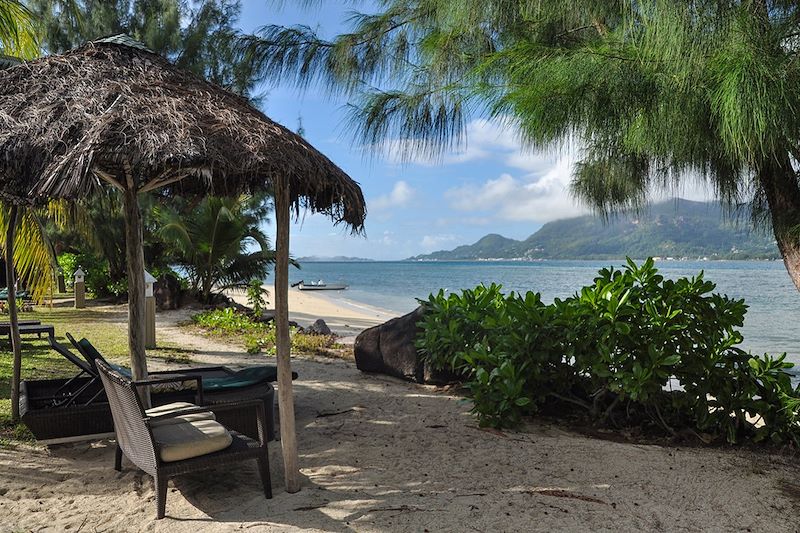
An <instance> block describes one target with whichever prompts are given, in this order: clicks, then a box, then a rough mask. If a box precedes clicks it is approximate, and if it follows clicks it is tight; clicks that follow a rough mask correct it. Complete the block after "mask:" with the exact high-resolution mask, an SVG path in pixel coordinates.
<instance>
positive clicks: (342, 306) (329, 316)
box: [228, 285, 395, 340]
mask: <svg viewBox="0 0 800 533" xmlns="http://www.w3.org/2000/svg"><path fill="white" fill-rule="evenodd" d="M264 287H265V288H266V289H267V290H268V291H269V294H270V296H269V297H268V299H269V301H270V302H271V301H273V297H272V295H273V294H275V288H274V287H273V286H271V285H265V286H264ZM228 294H229V296H230V297H231V298H233V299H234V300H235V301H236V302H237V303H240V304H242V305H247V297H246V296H245V294H244V293H243V292H235V291H230V292H229V293H228ZM394 316H395V315H393V314H391V313H390V312H388V311H385V310H382V309H376V308H374V307H370V306H366V305H361V304H356V303H355V302H351V301H349V300H347V294H346V292H344V291H328V292H322V291H318V292H309V291H300V290H298V289H296V288H292V289H289V319H290V320H293V321H295V322H297V323H298V324H300V325H301V326H304V327H305V326H308V325H309V324H312V323H313V322H314V321H315V320H317V319H318V318H321V319H323V320H325V323H326V324H327V325H328V327H329V328H331V330H332V331H333V332H334V333H336V334H337V335H339V336H341V337H343V338H344V339H350V337H355V335H357V334H358V333H359V332H360V331H362V330H364V329H366V328H368V327H372V326H375V325H377V324H382V323H383V322H386V321H387V320H389V319H390V318H394ZM350 340H352V339H350Z"/></svg>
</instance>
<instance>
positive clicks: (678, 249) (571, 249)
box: [410, 199, 780, 261]
mask: <svg viewBox="0 0 800 533" xmlns="http://www.w3.org/2000/svg"><path fill="white" fill-rule="evenodd" d="M625 256H631V257H647V256H660V257H674V258H682V257H688V258H690V259H697V258H698V257H708V258H709V259H767V258H779V257H780V254H779V253H778V249H777V246H776V245H775V241H774V238H773V237H772V235H771V234H769V233H765V232H762V231H756V230H753V229H752V227H751V226H750V223H749V218H748V216H747V213H744V214H740V215H739V216H738V217H730V216H727V217H726V216H724V213H723V212H722V209H721V208H720V206H719V205H718V204H716V203H703V202H692V201H689V200H680V199H678V200H670V201H666V202H662V203H659V204H654V205H652V206H651V207H650V208H649V209H648V210H647V211H646V212H645V213H643V214H641V215H639V216H620V217H617V218H615V219H612V220H610V221H607V222H604V221H603V220H602V219H600V218H599V217H596V216H591V215H587V216H582V217H576V218H569V219H564V220H556V221H553V222H548V223H547V224H545V225H544V226H542V227H541V229H539V231H537V232H536V233H534V234H533V235H531V236H530V237H528V238H527V239H525V240H524V241H517V240H514V239H507V238H505V237H502V236H500V235H497V234H490V235H487V236H485V237H483V238H482V239H480V240H479V241H478V242H476V243H475V244H471V245H464V246H459V247H458V248H456V249H454V250H449V251H445V250H442V251H438V252H434V253H432V254H428V255H419V256H416V257H412V258H410V259H412V260H440V261H447V260H470V259H520V258H523V259H615V258H621V257H625Z"/></svg>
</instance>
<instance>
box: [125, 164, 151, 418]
mask: <svg viewBox="0 0 800 533" xmlns="http://www.w3.org/2000/svg"><path fill="white" fill-rule="evenodd" d="M132 182H133V180H132V179H131V178H130V177H129V179H128V187H127V188H126V189H125V192H124V193H123V194H124V196H125V256H126V259H127V263H128V352H129V354H130V358H131V371H132V373H133V379H135V380H140V379H147V360H146V358H145V349H144V335H145V331H144V313H145V310H144V250H143V249H142V241H143V238H142V213H141V211H140V210H139V199H138V197H137V191H136V189H135V188H134V187H133V183H132ZM141 390H145V391H147V390H148V389H147V388H145V389H141ZM142 396H143V397H142V401H144V402H145V403H146V404H147V405H148V406H149V404H150V402H149V394H143V395H142Z"/></svg>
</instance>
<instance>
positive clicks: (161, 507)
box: [155, 476, 167, 520]
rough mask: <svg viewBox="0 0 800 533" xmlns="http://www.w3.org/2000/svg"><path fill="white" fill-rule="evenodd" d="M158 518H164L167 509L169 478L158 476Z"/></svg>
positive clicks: (156, 478) (156, 482)
mask: <svg viewBox="0 0 800 533" xmlns="http://www.w3.org/2000/svg"><path fill="white" fill-rule="evenodd" d="M155 484H156V520H161V519H162V518H164V515H165V514H166V510H167V478H165V477H161V476H156V477H155Z"/></svg>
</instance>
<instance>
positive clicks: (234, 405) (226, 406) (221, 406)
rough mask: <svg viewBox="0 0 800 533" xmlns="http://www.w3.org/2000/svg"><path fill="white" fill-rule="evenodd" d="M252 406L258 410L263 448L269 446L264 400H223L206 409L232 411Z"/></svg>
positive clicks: (259, 431)
mask: <svg viewBox="0 0 800 533" xmlns="http://www.w3.org/2000/svg"><path fill="white" fill-rule="evenodd" d="M248 407H252V408H254V409H255V410H256V420H257V421H258V440H259V443H260V444H261V447H262V448H266V447H267V442H268V441H267V414H266V412H265V411H264V401H263V400H244V401H241V402H223V403H217V404H213V405H208V406H206V409H208V410H210V411H211V412H213V413H216V412H218V411H230V410H232V409H242V408H248Z"/></svg>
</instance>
